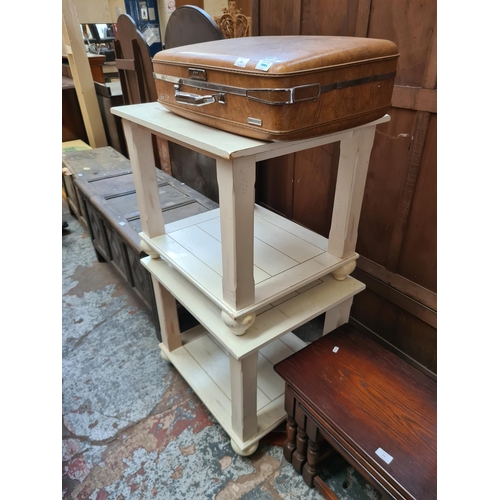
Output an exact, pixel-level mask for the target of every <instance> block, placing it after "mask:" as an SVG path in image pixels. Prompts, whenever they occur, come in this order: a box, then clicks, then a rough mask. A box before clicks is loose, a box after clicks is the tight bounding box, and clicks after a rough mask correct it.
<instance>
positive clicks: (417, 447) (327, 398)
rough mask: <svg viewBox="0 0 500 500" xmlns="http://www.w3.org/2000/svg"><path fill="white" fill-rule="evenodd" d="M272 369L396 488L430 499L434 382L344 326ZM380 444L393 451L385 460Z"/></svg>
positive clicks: (433, 483) (434, 459) (433, 489)
mask: <svg viewBox="0 0 500 500" xmlns="http://www.w3.org/2000/svg"><path fill="white" fill-rule="evenodd" d="M335 348H338V349H335ZM334 350H336V352H334ZM274 369H275V370H276V372H277V373H278V374H279V375H280V376H281V377H282V378H283V379H285V381H286V382H287V384H288V385H289V387H291V388H292V389H293V391H295V393H296V394H297V395H298V396H299V398H301V399H302V400H303V401H304V403H305V405H307V406H309V407H310V408H313V409H314V410H315V411H316V413H317V414H318V415H319V416H320V418H321V420H323V422H322V425H323V426H325V427H326V428H327V429H332V430H333V431H334V432H335V433H337V434H338V435H340V436H341V437H343V438H344V439H346V438H347V439H348V441H349V442H350V443H353V444H354V446H355V447H356V449H357V450H359V452H360V454H361V455H362V456H363V458H364V459H365V460H366V461H367V462H368V463H369V464H370V465H372V466H373V467H375V468H376V469H377V470H378V471H379V472H380V473H382V474H383V475H384V476H385V477H386V478H387V480H388V481H390V482H391V484H393V485H394V486H395V487H396V488H397V489H398V490H403V491H406V492H408V493H409V494H410V495H409V496H410V497H414V498H418V499H424V500H426V499H429V498H435V497H436V495H437V493H436V488H437V487H436V482H437V481H436V475H437V471H436V469H437V449H436V448H437V443H436V438H437V433H436V432H437V429H436V427H437V425H436V424H437V415H436V411H437V398H436V395H437V389H436V382H435V381H434V380H432V379H430V378H429V377H427V376H426V375H424V374H423V373H421V372H419V371H418V370H416V369H415V368H413V367H412V366H410V365H408V364H407V363H405V362H404V361H402V360H401V359H400V358H398V357H397V356H396V355H395V354H393V353H391V352H389V351H387V350H386V349H384V348H383V347H382V346H380V345H379V344H377V343H376V342H375V341H373V340H371V339H370V338H368V337H367V336H366V335H364V334H362V333H361V332H359V331H358V330H356V329H355V328H354V327H352V326H351V325H348V324H346V325H343V326H342V327H340V328H338V329H337V330H334V331H333V332H331V333H330V334H328V335H326V336H324V337H321V338H320V339H318V340H316V341H315V342H313V343H311V344H310V345H309V346H308V347H306V348H304V349H302V350H301V351H298V352H297V353H295V354H293V355H292V356H290V357H289V358H287V359H285V360H283V361H282V362H280V363H278V364H276V365H275V367H274ZM379 448H380V449H382V450H383V452H385V453H387V454H389V455H390V456H391V457H393V458H392V461H390V463H386V461H385V460H384V459H383V458H381V457H380V456H379V455H378V454H377V453H376V451H377V450H379ZM383 452H380V451H379V453H382V455H383Z"/></svg>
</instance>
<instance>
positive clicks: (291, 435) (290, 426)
mask: <svg viewBox="0 0 500 500" xmlns="http://www.w3.org/2000/svg"><path fill="white" fill-rule="evenodd" d="M296 448H297V424H296V423H295V420H294V419H293V418H292V417H290V416H289V417H287V420H286V440H285V443H284V444H283V456H284V457H285V460H286V461H287V462H290V463H291V462H292V455H293V452H294V451H295V449H296Z"/></svg>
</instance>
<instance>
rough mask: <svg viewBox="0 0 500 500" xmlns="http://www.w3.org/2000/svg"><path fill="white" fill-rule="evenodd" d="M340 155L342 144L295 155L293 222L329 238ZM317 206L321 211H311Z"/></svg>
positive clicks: (328, 145)
mask: <svg viewBox="0 0 500 500" xmlns="http://www.w3.org/2000/svg"><path fill="white" fill-rule="evenodd" d="M339 155H340V146H339V144H338V143H336V144H327V145H326V146H322V147H319V148H314V149H312V150H310V151H301V152H300V153H297V154H296V155H295V171H294V178H293V183H294V187H293V189H294V199H295V200H296V201H295V203H294V204H293V220H294V221H296V222H299V223H300V224H302V225H304V226H306V227H308V228H309V229H312V230H313V231H315V232H316V233H319V234H321V235H323V236H324V237H325V238H328V234H329V232H330V225H331V220H332V210H333V198H334V193H335V184H336V182H337V171H338V168H337V167H338V161H339ZM318 186H321V189H318ZM315 206H319V207H321V210H320V211H319V212H317V211H315V210H311V207H315Z"/></svg>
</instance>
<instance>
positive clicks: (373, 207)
mask: <svg viewBox="0 0 500 500" xmlns="http://www.w3.org/2000/svg"><path fill="white" fill-rule="evenodd" d="M414 120H415V113H414V112H413V111H408V110H403V109H401V110H400V109H397V110H396V109H394V110H391V121H389V122H388V123H384V124H382V125H379V126H378V127H377V132H376V134H375V142H374V145H373V150H372V154H371V158H370V165H369V168H368V177H367V179H366V187H365V193H364V198H363V207H362V210H361V218H360V221H359V230H358V245H357V251H358V253H360V254H361V255H364V256H365V257H366V258H368V259H370V260H373V261H374V262H377V263H379V264H381V265H383V266H385V265H386V261H387V255H388V252H389V248H390V243H391V238H392V233H393V230H394V224H395V221H396V213H397V208H398V204H399V197H400V193H401V189H402V187H403V186H404V183H405V179H406V170H407V157H408V150H409V148H410V144H411V137H412V134H413V127H414Z"/></svg>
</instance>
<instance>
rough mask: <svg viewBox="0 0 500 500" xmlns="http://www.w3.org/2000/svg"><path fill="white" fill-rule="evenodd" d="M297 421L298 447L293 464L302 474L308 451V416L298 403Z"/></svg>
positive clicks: (296, 408)
mask: <svg viewBox="0 0 500 500" xmlns="http://www.w3.org/2000/svg"><path fill="white" fill-rule="evenodd" d="M295 422H296V423H297V449H296V450H295V451H294V452H293V456H292V465H293V468H294V469H295V471H296V472H297V473H299V474H302V467H303V466H304V462H305V461H306V453H307V434H306V430H305V429H306V416H305V414H304V411H303V410H302V408H301V407H300V405H298V404H297V405H296V407H295Z"/></svg>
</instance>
